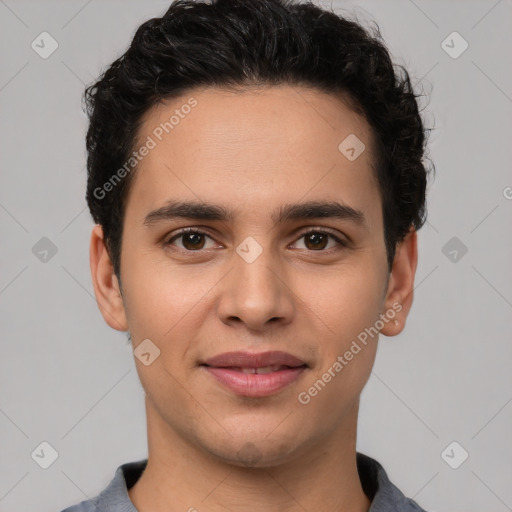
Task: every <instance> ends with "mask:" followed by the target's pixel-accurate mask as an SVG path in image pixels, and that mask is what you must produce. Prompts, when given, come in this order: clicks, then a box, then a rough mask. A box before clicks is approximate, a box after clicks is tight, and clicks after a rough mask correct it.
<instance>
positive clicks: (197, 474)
mask: <svg viewBox="0 0 512 512" xmlns="http://www.w3.org/2000/svg"><path fill="white" fill-rule="evenodd" d="M146 409H147V413H148V414H147V418H148V440H149V443H148V445H149V453H148V463H147V467H146V470H145V471H144V473H143V474H142V476H141V477H140V478H139V480H138V481H137V483H136V484H135V485H134V486H133V487H132V488H131V489H129V491H128V494H129V496H130V499H131V501H132V502H133V504H134V505H135V507H136V508H137V510H138V511H139V512H164V511H165V512H175V511H176V512H177V511H188V512H196V511H197V512H202V511H203V510H208V511H209V512H217V511H221V510H251V511H254V512H260V511H261V512H263V511H264V512H282V511H286V512H304V510H316V511H318V512H324V511H326V512H327V511H333V510H335V511H336V512H348V511H350V512H367V511H368V510H369V507H370V500H369V499H368V497H367V496H366V495H365V494H364V492H363V490H362V487H361V482H360V480H359V475H358V472H357V465H356V429H357V409H358V406H356V407H355V410H354V411H353V414H351V417H350V418H349V419H348V420H347V421H346V422H344V425H342V426H340V428H339V429H338V430H337V431H336V432H335V433H333V435H332V436H330V437H329V438H323V439H321V440H317V441H316V442H312V443H311V446H309V447H307V448H306V449H304V450H303V452H302V453H300V454H298V455H296V456H295V457H293V458H289V459H287V460H286V462H283V463H282V464H278V465H269V466H267V467H240V466H239V465H233V464H230V463H228V462H225V461H222V460H219V459H218V458H217V457H215V456H214V455H211V454H209V453H208V452H206V451H205V450H200V449H198V448H197V446H192V445H191V444H189V443H188V442H187V441H186V440H184V438H183V437H181V436H180V435H179V434H178V433H176V432H175V431H173V430H172V429H170V428H169V426H168V425H167V424H166V423H165V422H164V421H163V420H162V419H161V418H160V417H159V416H158V415H157V414H156V411H155V410H154V409H152V407H151V405H150V404H149V402H148V399H147V398H146Z"/></svg>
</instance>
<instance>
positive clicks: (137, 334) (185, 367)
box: [90, 86, 417, 512]
mask: <svg viewBox="0 0 512 512" xmlns="http://www.w3.org/2000/svg"><path fill="white" fill-rule="evenodd" d="M191 96H193V97H194V98H195V99H196V100H197V102H198V104H197V106H196V107H195V108H194V109H193V110H192V111H191V113H190V114H189V115H188V116H186V117H185V118H184V119H182V120H180V123H179V125H177V126H175V128H174V129H173V131H172V132H170V134H169V135H168V136H166V137H165V138H164V139H163V140H162V142H159V143H158V144H157V146H156V147H155V148H154V149H152V150H151V151H150V153H149V154H148V155H147V156H146V157H145V158H144V159H143V160H142V161H141V162H140V164H139V167H138V170H137V174H136V175H135V176H134V178H135V180H134V181H133V183H132V186H131V189H130V191H129V195H128V198H127V205H126V213H125V221H124V227H123V241H122V249H121V284H122V290H121V289H120V284H119V282H118V280H117V278H116V276H115V274H114V271H113V268H112V264H111V260H110V258H109V255H108V252H107V250H106V248H105V244H104V240H103V234H102V230H101V227H100V226H95V227H94V229H93V231H92V236H91V245H90V263H91V271H92V277H93V284H94V290H95V294H96V298H97V301H98V305H99V308H100V310H101V312H102V314H103V316H104V319H105V321H106V322H107V323H108V325H110V326H111V327H112V328H114V329H117V330H121V331H127V330H129V331H130V333H131V336H132V343H133V346H134V348H136V347H137V345H138V344H139V343H141V341H142V340H144V339H147V338H149V339H150V340H151V341H152V342H153V343H154V344H155V345H156V346H157V347H158V348H159V350H160V356H159V357H158V358H157V359H155V360H154V362H153V363H152V364H150V365H149V366H145V365H143V364H142V363H141V362H140V361H139V360H138V359H137V358H135V363H136V367H137V371H138V374H139V377H140V380H141V383H142V386H143V388H144V390H145V393H146V398H145V404H146V413H147V425H148V452H149V453H148V466H147V469H146V471H145V472H144V473H143V475H142V476H141V478H140V479H139V481H138V482H137V483H136V484H135V486H134V487H132V488H131V489H130V490H129V495H130V499H131V500H132V501H133V503H134V505H135V506H136V508H137V509H138V510H139V511H140V512H160V511H162V512H163V511H166V512H169V511H178V510H180V511H184V510H194V508H195V509H197V510H198V511H201V510H208V511H212V512H215V511H220V510H251V511H265V512H269V511H270V512H272V511H276V512H278V511H284V510H285V511H304V510H318V511H332V510H336V511H349V510H350V511H351V512H354V511H367V510H368V509H369V506H370V500H369V499H368V497H367V496H365V494H364V493H363V491H362V488H361V483H360V481H359V477H358V473H357V468H356V429H357V415H358V408H359V398H360V394H361V391H362V389H363V387H364V385H365V384H366V382H367V380H368V378H369V376H370V373H371V369H372V365H373V363H374V358H375V354H376V349H377V337H376V336H375V337H374V338H373V339H370V340H369V343H368V344H367V345H366V346H365V347H364V348H362V350H361V351H360V352H359V353H358V354H357V355H355V356H354V358H353V359H352V360H351V361H350V362H349V363H348V364H347V365H346V366H344V368H343V370H342V371H341V372H339V373H338V374H337V375H336V377H335V378H332V380H331V381H330V382H329V383H328V384H326V386H325V387H324V388H323V389H322V390H321V391H320V392H318V394H317V395H316V396H314V397H312V398H311V401H310V402H309V403H308V404H306V405H303V404H301V403H300V402H299V401H298V399H297V397H298V394H299V393H300V392H303V391H307V390H308V389H309V388H310V387H311V386H312V385H313V383H314V382H315V381H317V379H319V378H321V376H322V374H323V373H324V372H326V371H327V369H328V368H329V367H332V365H333V363H334V362H335V361H336V360H337V357H338V356H339V355H342V354H344V353H345V352H346V351H347V350H348V349H349V347H350V345H351V343H352V341H353V340H355V339H356V338H357V335H358V334H359V333H360V332H362V331H363V330H364V329H365V328H366V327H370V326H373V325H374V324H375V322H376V320H377V319H378V318H379V315H380V314H383V313H386V311H388V310H390V309H392V308H393V304H401V305H402V309H401V311H400V312H399V313H397V314H396V316H395V318H396V319H397V320H398V322H399V323H398V325H395V323H394V322H393V321H389V322H387V323H385V325H384V326H383V327H382V329H381V333H382V334H384V335H386V336H394V335H396V334H398V333H400V332H401V331H402V330H403V328H404V325H405V320H406V317H407V314H408V313H409V310H410V307H411V304H412V299H413V285H414V274H415V271H416V265H417V238H416V233H415V231H413V230H411V231H410V233H409V234H408V235H407V237H406V238H405V240H404V241H403V242H402V243H401V244H399V246H398V248H397V252H396V256H395V259H394V263H393V268H392V271H391V273H390V272H389V271H388V267H387V263H386V250H385V245H384V226H383V220H382V212H381V202H380V196H379V189H378V187H377V184H376V181H375V178H374V172H373V169H372V165H373V156H372V154H371V147H372V133H371V130H370V127H369V125H368V124H367V123H366V121H365V120H364V119H363V118H362V117H360V116H359V115H358V114H356V113H355V112H354V111H353V110H352V109H351V108H350V107H349V106H348V103H347V102H345V101H343V99H341V98H339V97H334V96H331V95H327V94H325V93H322V92H319V91H317V90H314V89H310V88H306V87H302V86H301V87H298V86H297V87H290V86H280V87H276V86H273V87H267V88H264V89H258V90H256V89H247V90H244V91H242V92H240V91H239V92H234V91H228V90H225V89H220V88H206V89H201V90H197V89H196V90H192V91H188V92H187V94H185V95H183V96H182V97H181V98H177V99H174V100H173V101H166V102H163V103H161V104H159V105H158V106H157V107H154V108H152V109H151V110H150V111H149V112H147V113H146V116H145V118H144V123H143V124H142V126H141V128H140V131H139V140H140V141H144V140H146V138H147V136H148V135H151V133H152V130H153V129H154V128H155V127H156V126H158V125H159V124H160V123H161V122H164V121H165V120H168V119H169V117H170V116H171V115H172V114H173V113H174V110H175V109H176V108H179V107H180V105H183V104H184V103H186V101H187V99H188V98H190V97H191ZM352 133H354V134H356V135H357V137H358V138H359V139H360V140H361V141H363V142H364V143H365V146H366V150H365V151H364V152H363V153H362V154H361V155H360V156H359V157H358V158H357V159H356V160H355V161H352V162H351V161H349V160H348V159H347V158H346V157H345V156H344V155H343V154H342V153H341V152H340V151H339V150H338V145H339V144H340V142H341V141H342V140H344V139H345V137H347V136H348V135H349V134H352ZM171 199H173V200H197V201H204V202H207V203H214V204H221V205H223V206H225V207H227V208H231V209H233V211H234V212H235V216H234V219H233V220H230V221H227V222H222V221H218V220H201V221H198V220H195V219H174V220H167V221H163V222H161V223H155V224H153V225H150V226H148V225H144V218H145V216H146V215H147V214H148V212H150V211H151V210H154V209H156V208H159V207H161V206H163V205H164V204H165V203H166V201H168V200H171ZM310 200H318V201H327V200H333V201H338V202H342V203H343V204H346V205H349V206H351V207H353V208H355V209H358V210H361V211H362V212H363V213H364V216H365V224H364V225H359V224H357V223H355V222H352V221H350V220H345V219H336V218H319V219H306V220H304V219H303V220H292V221H289V222H285V223H283V224H282V225H276V226H275V225H274V224H273V222H272V220H271V216H270V214H271V212H273V211H274V210H276V209H277V208H279V207H280V206H282V205H283V204H285V203H300V202H304V201H310ZM185 227H197V228H198V229H201V231H205V232H206V235H205V236H203V237H200V238H199V242H198V240H197V239H195V240H194V239H192V240H191V239H190V237H187V236H184V237H181V238H177V239H175V240H174V242H173V244H174V245H170V246H165V245H164V243H163V242H165V241H166V240H168V239H169V238H171V236H172V235H173V234H176V232H177V231H178V230H179V229H181V228H185ZM313 228H316V231H315V229H313ZM322 228H330V229H331V230H334V232H335V234H336V236H339V237H340V239H342V240H343V239H345V240H346V239H347V238H348V239H349V240H350V243H349V245H348V246H347V247H343V246H341V245H339V244H338V243H337V242H336V241H335V239H333V238H331V237H324V238H321V239H320V240H322V242H323V243H322V244H320V247H318V246H315V245H314V244H313V243H311V242H310V241H308V237H305V236H303V234H304V233H303V232H304V231H309V230H312V231H315V232H317V233H318V231H320V232H321V231H322ZM248 236H251V237H253V238H254V239H255V240H256V241H257V242H258V243H259V244H260V246H261V248H262V253H261V255H260V256H259V257H258V258H257V259H256V260H255V261H253V262H252V263H248V262H247V261H245V260H244V259H243V258H241V257H240V256H239V254H238V253H237V252H236V248H237V247H238V246H239V245H240V244H241V243H242V241H244V239H245V238H246V237H248ZM197 248H199V250H198V249H197ZM187 251H188V252H187ZM234 350H246V351H251V352H263V351H267V350H282V351H285V352H289V353H291V354H293V355H295V356H296V357H299V358H300V359H302V360H304V361H305V362H306V363H307V364H308V365H309V367H308V369H307V370H306V371H304V372H303V373H302V374H301V376H300V377H299V379H298V380H297V381H295V382H294V383H292V384H290V385H289V386H288V387H286V388H285V389H283V390H281V391H280V392H278V393H276V394H275V395H272V396H270V397H266V398H244V397H240V396H237V395H235V394H234V393H232V392H231V391H229V390H227V389H226V388H224V387H223V386H222V385H221V384H219V383H218V382H217V381H216V380H215V379H214V378H213V377H212V376H211V375H209V374H208V372H206V371H204V368H201V367H200V366H198V365H199V363H200V362H201V361H204V360H205V359H207V358H209V357H212V356H214V355H216V354H220V353H223V352H227V351H234ZM192 507H193V508H192Z"/></svg>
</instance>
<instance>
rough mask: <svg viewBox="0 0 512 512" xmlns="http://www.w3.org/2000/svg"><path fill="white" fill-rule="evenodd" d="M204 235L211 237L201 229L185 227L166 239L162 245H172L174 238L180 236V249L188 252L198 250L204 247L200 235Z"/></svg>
mask: <svg viewBox="0 0 512 512" xmlns="http://www.w3.org/2000/svg"><path fill="white" fill-rule="evenodd" d="M205 236H206V237H208V238H210V239H212V238H211V237H210V236H209V235H208V234H207V233H205V232H203V231H200V230H198V229H194V228H186V229H183V230H181V231H180V232H179V233H177V234H176V235H174V236H173V237H172V238H170V239H169V240H167V241H166V242H165V243H164V245H166V246H167V245H174V244H173V242H174V240H176V239H179V238H181V239H182V245H183V246H182V247H179V248H180V249H182V250H185V251H189V252H195V251H200V250H201V249H204V248H205V244H204V240H202V237H205Z"/></svg>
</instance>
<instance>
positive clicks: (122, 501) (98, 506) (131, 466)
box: [61, 459, 147, 512]
mask: <svg viewBox="0 0 512 512" xmlns="http://www.w3.org/2000/svg"><path fill="white" fill-rule="evenodd" d="M146 464H147V459H143V460H139V461H136V462H127V463H126V464H122V465H121V466H119V467H118V468H117V470H116V472H115V475H114V478H113V479H112V480H111V482H110V483H109V484H108V486H107V487H106V488H105V489H104V490H103V491H102V492H101V493H100V494H99V495H98V496H96V497H94V498H92V499H89V500H85V501H82V502H80V503H77V504H76V505H72V506H71V507H68V508H66V509H64V510H62V511H61V512H114V511H115V512H137V511H136V509H135V507H134V506H133V503H132V502H131V501H130V498H129V495H128V489H130V487H132V486H133V485H134V484H135V482H136V481H137V480H138V479H139V478H140V476H141V475H142V473H143V471H144V469H145V468H146Z"/></svg>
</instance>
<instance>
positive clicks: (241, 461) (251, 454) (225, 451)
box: [208, 435, 299, 468]
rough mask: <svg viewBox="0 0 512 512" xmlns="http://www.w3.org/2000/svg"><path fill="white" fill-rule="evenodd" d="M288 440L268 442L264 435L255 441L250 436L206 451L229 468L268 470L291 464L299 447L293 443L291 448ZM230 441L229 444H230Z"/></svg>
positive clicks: (291, 437)
mask: <svg viewBox="0 0 512 512" xmlns="http://www.w3.org/2000/svg"><path fill="white" fill-rule="evenodd" d="M290 439H293V436H290V437H289V438H288V442H287V443H283V442H279V441H277V440H273V441H271V440H269V439H268V438H266V437H265V436H264V435H261V438H260V439H259V440H258V439H255V437H254V436H251V440H239V441H238V442H236V441H234V440H233V439H231V440H226V441H227V442H226V444H225V445H224V446H216V447H214V448H212V447H209V448H208V451H209V452H210V453H211V454H212V455H213V456H214V457H216V458H217V459H220V460H221V461H222V462H223V463H225V464H229V465H231V466H238V467H245V468H270V467H275V466H280V465H282V464H286V463H289V462H291V461H292V460H293V459H294V458H295V457H294V455H296V452H297V451H299V446H297V445H296V444H295V443H294V445H293V446H292V445H291V443H290ZM230 441H231V442H230Z"/></svg>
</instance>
